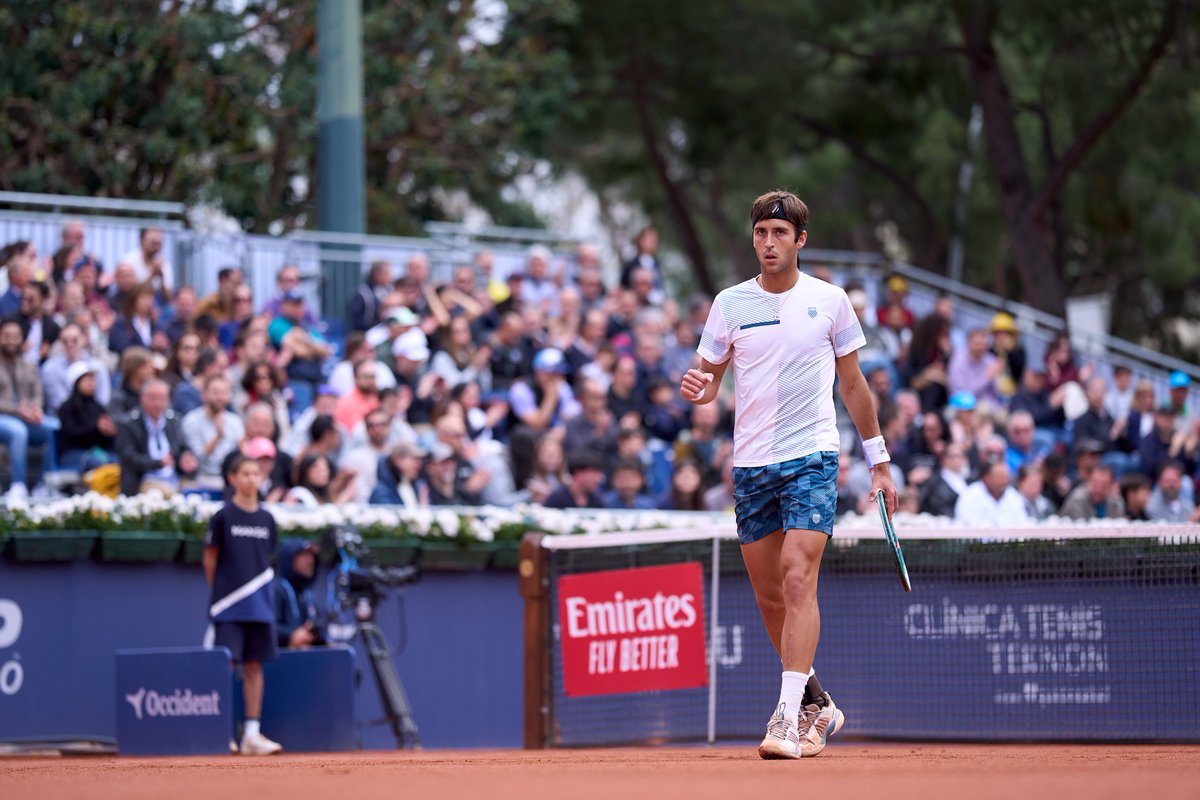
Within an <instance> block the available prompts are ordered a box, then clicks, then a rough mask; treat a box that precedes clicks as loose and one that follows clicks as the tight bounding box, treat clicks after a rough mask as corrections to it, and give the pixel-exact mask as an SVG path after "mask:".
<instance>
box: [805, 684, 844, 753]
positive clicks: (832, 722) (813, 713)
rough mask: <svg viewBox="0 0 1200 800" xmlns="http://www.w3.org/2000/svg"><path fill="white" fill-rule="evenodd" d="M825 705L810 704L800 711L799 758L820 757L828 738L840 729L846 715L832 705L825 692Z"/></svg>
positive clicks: (831, 699) (831, 700)
mask: <svg viewBox="0 0 1200 800" xmlns="http://www.w3.org/2000/svg"><path fill="white" fill-rule="evenodd" d="M824 697H825V705H824V706H823V707H822V706H818V705H817V704H815V703H810V704H809V705H806V706H805V707H804V708H802V709H800V720H799V729H800V756H801V757H802V758H811V757H813V756H819V755H821V751H822V750H824V749H825V743H826V742H828V741H829V737H830V736H832V735H833V734H835V733H837V732H838V731H840V730H841V729H842V725H844V724H845V723H846V715H845V714H843V713H842V712H841V710H840V709H838V707H837V706H836V705H834V703H833V698H832V697H830V696H829V692H825V695H824Z"/></svg>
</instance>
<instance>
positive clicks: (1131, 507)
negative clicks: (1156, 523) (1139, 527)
mask: <svg viewBox="0 0 1200 800" xmlns="http://www.w3.org/2000/svg"><path fill="white" fill-rule="evenodd" d="M1120 487H1121V499H1122V500H1123V501H1124V502H1125V517H1126V519H1129V520H1131V521H1133V522H1149V521H1150V514H1149V513H1148V511H1149V507H1150V479H1149V478H1147V477H1146V476H1145V475H1143V474H1142V473H1140V472H1131V473H1129V474H1128V475H1125V476H1123V477H1122V478H1121V482H1120Z"/></svg>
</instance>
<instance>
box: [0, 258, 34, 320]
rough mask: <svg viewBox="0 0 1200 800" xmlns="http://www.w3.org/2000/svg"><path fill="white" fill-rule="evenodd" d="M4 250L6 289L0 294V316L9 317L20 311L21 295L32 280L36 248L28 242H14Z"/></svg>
mask: <svg viewBox="0 0 1200 800" xmlns="http://www.w3.org/2000/svg"><path fill="white" fill-rule="evenodd" d="M15 248H20V249H15ZM4 252H5V253H7V254H8V261H7V265H8V291H6V292H5V293H4V294H2V295H0V317H10V316H12V315H13V314H17V313H19V312H20V311H21V297H22V296H23V295H24V294H25V287H26V286H28V285H29V284H30V282H31V281H33V275H34V271H35V268H34V265H36V264H37V248H35V247H34V246H33V245H32V244H31V243H29V242H15V243H14V244H11V245H9V246H8V247H6V248H4Z"/></svg>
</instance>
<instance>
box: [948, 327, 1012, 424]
mask: <svg viewBox="0 0 1200 800" xmlns="http://www.w3.org/2000/svg"><path fill="white" fill-rule="evenodd" d="M1003 366H1004V365H1003V363H1002V362H1001V361H1000V359H999V358H997V357H996V356H995V355H993V354H992V353H990V352H989V351H988V332H987V331H986V330H984V329H983V328H975V329H974V330H972V331H971V332H970V333H968V334H967V347H966V349H965V350H959V351H957V352H955V353H953V354H952V355H951V356H950V361H949V367H948V372H947V379H946V389H947V391H949V392H950V394H954V393H955V392H971V393H972V394H974V395H975V398H976V400H978V401H979V402H981V403H983V404H984V405H990V406H993V407H994V406H997V405H999V404H1000V394H999V392H998V391H997V386H996V379H997V377H999V375H1000V371H1001V369H1002V368H1003Z"/></svg>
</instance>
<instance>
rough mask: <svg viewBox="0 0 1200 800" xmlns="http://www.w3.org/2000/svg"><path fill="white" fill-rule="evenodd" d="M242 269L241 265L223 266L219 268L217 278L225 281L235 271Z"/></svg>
mask: <svg viewBox="0 0 1200 800" xmlns="http://www.w3.org/2000/svg"><path fill="white" fill-rule="evenodd" d="M241 271H242V269H241V267H221V268H220V269H219V270H217V280H218V281H224V280H225V279H226V278H228V277H229V276H230V275H232V274H233V273H235V272H241Z"/></svg>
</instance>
